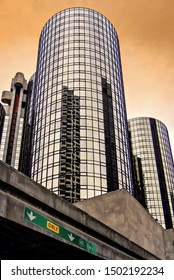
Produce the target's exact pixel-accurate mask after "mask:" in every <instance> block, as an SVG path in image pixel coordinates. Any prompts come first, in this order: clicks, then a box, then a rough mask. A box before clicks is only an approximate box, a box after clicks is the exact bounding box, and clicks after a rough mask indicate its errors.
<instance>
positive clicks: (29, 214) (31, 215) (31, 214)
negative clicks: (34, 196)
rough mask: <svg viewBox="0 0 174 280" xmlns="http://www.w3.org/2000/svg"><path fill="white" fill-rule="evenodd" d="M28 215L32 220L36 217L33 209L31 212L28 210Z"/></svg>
mask: <svg viewBox="0 0 174 280" xmlns="http://www.w3.org/2000/svg"><path fill="white" fill-rule="evenodd" d="M27 215H28V217H29V219H30V221H33V220H34V219H35V218H36V216H34V215H33V212H32V211H31V212H30V213H28V212H27Z"/></svg>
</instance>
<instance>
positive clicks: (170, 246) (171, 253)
mask: <svg viewBox="0 0 174 280" xmlns="http://www.w3.org/2000/svg"><path fill="white" fill-rule="evenodd" d="M163 236H164V246H165V252H166V259H167V260H174V229H168V230H164V231H163Z"/></svg>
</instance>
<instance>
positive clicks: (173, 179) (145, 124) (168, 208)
mask: <svg viewBox="0 0 174 280" xmlns="http://www.w3.org/2000/svg"><path fill="white" fill-rule="evenodd" d="M129 128H130V132H131V143H132V152H133V154H134V155H135V156H138V157H139V158H141V164H142V171H143V176H144V184H145V194H146V203H147V208H148V210H149V212H150V214H151V215H152V216H153V217H154V218H155V219H156V220H158V221H159V223H160V224H161V225H162V226H163V227H166V228H172V227H173V226H174V211H173V209H174V208H173V206H174V200H173V194H174V166H173V158H172V152H171V147H170V141H169V136H168V131H167V128H166V126H165V125H164V124H163V123H162V122H160V121H158V120H156V119H153V118H145V117H142V118H135V119H131V120H130V121H129Z"/></svg>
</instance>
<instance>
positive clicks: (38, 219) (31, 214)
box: [24, 207, 97, 255]
mask: <svg viewBox="0 0 174 280" xmlns="http://www.w3.org/2000/svg"><path fill="white" fill-rule="evenodd" d="M24 219H25V220H27V221H29V222H31V223H32V224H35V225H37V226H40V227H42V228H43V229H45V230H47V231H49V232H52V233H53V234H55V235H57V236H59V237H61V238H63V239H65V240H68V241H69V242H71V243H73V244H75V245H77V246H79V247H81V248H83V249H84V250H85V251H87V252H89V253H91V254H94V255H96V254H97V247H96V245H95V244H93V243H91V242H89V241H87V240H85V239H83V238H82V237H80V236H78V235H77V234H75V233H73V232H71V231H69V230H67V229H66V228H64V227H62V226H60V225H58V224H57V223H55V222H53V221H52V220H50V219H48V218H46V217H44V216H43V215H41V214H39V213H38V212H36V211H34V210H33V209H31V208H28V207H25V211H24Z"/></svg>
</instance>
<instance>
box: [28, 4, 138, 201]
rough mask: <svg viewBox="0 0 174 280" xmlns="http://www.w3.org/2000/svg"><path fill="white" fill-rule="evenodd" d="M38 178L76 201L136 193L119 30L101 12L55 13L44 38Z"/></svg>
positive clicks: (37, 139)
mask: <svg viewBox="0 0 174 280" xmlns="http://www.w3.org/2000/svg"><path fill="white" fill-rule="evenodd" d="M35 97H36V101H35V118H34V119H35V122H34V142H33V158H32V172H31V177H32V178H33V179H34V180H35V181H37V182H38V183H40V184H42V185H43V186H45V187H46V188H48V189H50V190H51V191H53V192H55V193H56V194H58V195H60V196H62V197H63V198H65V199H67V200H68V201H70V202H75V201H78V200H80V199H87V198H90V197H94V196H97V195H101V194H104V193H106V192H109V191H112V190H116V189H121V188H124V189H127V190H128V191H129V192H130V193H132V188H133V186H132V171H131V162H130V149H129V140H128V125H127V116H126V107H125V97H124V89H123V80H122V69H121V61H120V51H119V42H118V37H117V33H116V31H115V29H114V27H113V25H112V24H111V23H110V22H109V20H108V19H107V18H105V17H104V16H103V15H101V14H100V13H98V12H96V11H94V10H90V9H87V8H70V9H66V10H63V11H61V12H59V13H57V14H56V15H54V16H53V17H52V18H51V19H50V20H48V22H47V23H46V25H45V26H44V28H43V30H42V32H41V36H40V42H39V51H38V61H37V70H36V78H35Z"/></svg>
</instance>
